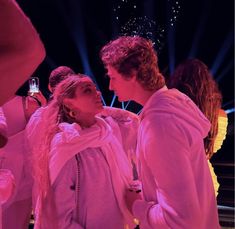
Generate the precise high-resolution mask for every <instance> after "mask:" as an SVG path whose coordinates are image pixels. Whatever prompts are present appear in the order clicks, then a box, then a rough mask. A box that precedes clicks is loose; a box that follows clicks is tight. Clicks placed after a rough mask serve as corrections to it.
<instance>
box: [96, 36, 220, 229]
mask: <svg viewBox="0 0 235 229" xmlns="http://www.w3.org/2000/svg"><path fill="white" fill-rule="evenodd" d="M100 55H101V59H102V61H103V63H104V65H105V67H106V69H107V73H108V76H109V78H110V86H109V88H110V90H113V91H114V92H115V94H116V95H117V96H118V99H119V101H128V100H134V101H135V102H137V103H139V104H141V105H143V110H142V113H141V115H140V119H141V123H140V127H139V130H138V141H137V156H138V158H139V175H140V179H141V181H142V185H143V200H140V199H138V197H137V194H136V193H135V192H127V204H128V205H129V207H130V209H131V210H132V213H133V215H134V216H135V217H136V218H138V219H139V220H140V228H142V229H145V228H174V229H176V228H179V229H184V228H185V229H188V228H190V229H192V228H195V229H206V228H219V222H218V213H217V207H216V199H215V195H214V190H213V184H212V180H211V176H210V172H209V169H208V165H207V160H206V156H205V152H204V145H203V138H204V137H205V136H207V133H208V131H209V128H210V123H209V121H208V120H207V119H206V118H205V117H204V115H203V114H202V113H201V112H200V110H199V109H198V108H197V106H196V105H195V104H194V103H193V102H192V101H191V100H190V99H189V98H188V97H187V96H186V95H184V94H182V93H180V92H179V91H177V90H175V89H171V90H168V89H167V87H166V86H165V81H164V77H163V76H162V75H161V73H160V71H159V68H158V60H157V55H156V53H155V51H154V48H153V44H152V42H151V41H149V40H146V39H144V38H141V37H139V36H134V37H129V36H124V37H119V38H118V39H116V40H114V41H111V42H110V43H108V44H107V45H105V46H104V47H103V48H102V50H101V53H100Z"/></svg>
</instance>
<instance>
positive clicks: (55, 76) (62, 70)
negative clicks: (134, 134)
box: [49, 66, 75, 92]
mask: <svg viewBox="0 0 235 229" xmlns="http://www.w3.org/2000/svg"><path fill="white" fill-rule="evenodd" d="M74 74H75V72H74V71H73V70H72V69H71V68H69V67H67V66H60V67H58V68H56V69H54V70H53V71H52V72H51V74H50V76H49V85H50V86H51V89H52V92H54V90H55V87H56V86H57V85H58V84H59V83H60V82H61V81H63V80H64V79H66V78H67V77H68V76H70V75H74Z"/></svg>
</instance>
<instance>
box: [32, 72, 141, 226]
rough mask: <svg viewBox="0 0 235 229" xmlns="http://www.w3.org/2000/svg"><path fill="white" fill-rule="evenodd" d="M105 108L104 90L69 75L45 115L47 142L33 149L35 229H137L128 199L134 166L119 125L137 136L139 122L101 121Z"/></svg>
mask: <svg viewBox="0 0 235 229" xmlns="http://www.w3.org/2000/svg"><path fill="white" fill-rule="evenodd" d="M80 76H81V75H80ZM102 110H103V105H102V102H101V98H100V92H98V91H97V90H96V87H95V85H94V83H93V82H92V81H91V80H90V79H89V78H88V77H87V76H84V77H78V76H70V77H69V78H68V79H66V80H64V81H62V82H61V83H60V84H59V85H58V87H57V88H56V90H55V92H54V96H53V100H52V101H51V102H50V104H49V105H48V108H47V110H46V111H45V112H44V114H43V119H44V120H45V119H46V120H48V122H47V124H46V125H45V126H41V128H44V133H42V134H41V137H40V138H39V141H41V142H42V143H44V144H39V145H40V146H39V147H38V149H35V150H34V151H35V152H34V155H35V161H34V163H35V164H34V166H35V181H36V184H37V187H36V189H35V190H36V193H37V194H36V198H37V203H36V209H35V215H36V225H35V228H49V227H50V228H88V229H89V228H91V229H96V228H97V229H98V228H114V229H119V228H120V229H123V228H124V226H125V225H126V224H129V225H131V228H133V227H134V226H133V225H132V223H133V219H132V216H131V214H130V212H129V211H128V210H127V208H126V205H125V201H124V191H125V189H127V188H128V187H129V183H130V182H131V181H132V167H131V163H130V161H129V160H128V155H127V154H126V153H125V152H124V150H123V147H122V144H123V141H126V139H125V138H124V137H123V136H125V134H126V133H122V128H121V127H120V126H125V125H129V126H130V130H132V131H134V132H136V127H137V123H138V122H137V119H136V120H131V119H130V115H129V117H128V115H124V116H125V117H124V116H122V120H121V118H120V117H119V121H120V122H121V125H119V124H120V123H117V120H116V119H115V118H112V117H107V116H106V117H104V118H100V117H98V116H97V114H98V113H100V112H101V111H102ZM131 127H132V128H131ZM127 139H128V138H127ZM131 141H133V139H131ZM124 145H125V146H127V147H125V148H126V150H127V151H128V152H131V151H132V150H134V147H135V146H134V144H133V147H132V145H131V144H129V145H128V144H124ZM128 147H129V149H127V148H128ZM49 224H53V225H49Z"/></svg>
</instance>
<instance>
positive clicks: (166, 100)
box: [140, 87, 210, 138]
mask: <svg viewBox="0 0 235 229" xmlns="http://www.w3.org/2000/svg"><path fill="white" fill-rule="evenodd" d="M152 113H155V114H156V113H158V114H160V113H164V114H170V115H175V116H177V117H178V118H180V119H182V121H184V122H187V123H188V124H189V125H191V126H193V127H194V128H196V129H198V130H199V132H200V133H201V135H202V137H203V138H205V137H206V136H207V135H208V132H209V130H210V122H209V121H208V119H207V118H206V117H205V116H204V114H203V113H202V112H201V111H200V109H199V108H198V107H197V105H196V104H195V103H194V102H193V101H192V100H191V99H190V98H189V97H188V96H186V95H185V94H183V93H181V92H180V91H178V90H177V89H167V87H163V88H161V89H160V90H158V91H156V92H155V93H154V94H153V95H152V96H151V97H150V98H149V100H148V101H147V103H146V104H145V106H144V108H143V110H142V112H141V115H140V119H141V120H144V118H145V117H146V116H148V115H151V114H152Z"/></svg>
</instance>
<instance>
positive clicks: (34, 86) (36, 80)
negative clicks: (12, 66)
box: [28, 77, 39, 94]
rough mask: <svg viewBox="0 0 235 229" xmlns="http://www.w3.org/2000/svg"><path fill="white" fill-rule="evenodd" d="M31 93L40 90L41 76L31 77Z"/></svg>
mask: <svg viewBox="0 0 235 229" xmlns="http://www.w3.org/2000/svg"><path fill="white" fill-rule="evenodd" d="M28 81H29V93H31V94H33V93H38V92H39V78H38V77H31V78H30V79H29V80H28Z"/></svg>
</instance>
